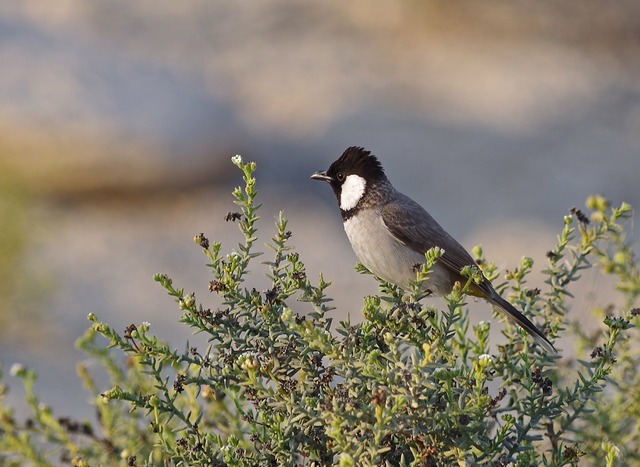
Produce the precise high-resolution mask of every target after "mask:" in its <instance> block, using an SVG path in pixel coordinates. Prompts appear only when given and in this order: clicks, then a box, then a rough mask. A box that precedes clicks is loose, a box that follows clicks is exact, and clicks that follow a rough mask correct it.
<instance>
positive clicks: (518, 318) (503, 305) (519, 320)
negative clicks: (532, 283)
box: [488, 293, 558, 353]
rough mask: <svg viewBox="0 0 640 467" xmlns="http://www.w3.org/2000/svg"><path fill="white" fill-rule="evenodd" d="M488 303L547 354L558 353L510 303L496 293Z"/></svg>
mask: <svg viewBox="0 0 640 467" xmlns="http://www.w3.org/2000/svg"><path fill="white" fill-rule="evenodd" d="M488 300H489V302H491V303H492V304H493V305H495V306H497V307H498V308H500V309H501V310H502V311H504V312H505V313H506V315H507V316H508V317H509V318H510V319H512V320H513V321H515V322H516V324H517V325H518V326H520V327H521V328H523V329H524V330H525V331H527V332H528V333H529V334H530V335H531V337H533V338H534V340H535V341H536V342H537V343H538V344H540V345H541V346H542V347H543V348H544V349H545V350H546V351H547V352H552V353H557V352H558V351H557V350H556V348H555V347H554V346H553V344H552V343H551V342H550V341H549V339H547V337H546V336H545V335H544V333H543V332H542V331H540V330H539V329H538V328H537V327H536V325H535V324H533V323H532V322H531V321H530V320H529V318H527V317H526V316H525V315H523V314H522V313H521V312H519V311H518V310H517V309H516V308H515V307H514V306H513V305H512V304H511V303H509V302H508V301H506V300H505V299H504V298H502V297H501V296H500V295H498V294H497V293H494V294H492V296H491V297H489V298H488Z"/></svg>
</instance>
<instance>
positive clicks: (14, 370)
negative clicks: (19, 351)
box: [9, 363, 25, 376]
mask: <svg viewBox="0 0 640 467" xmlns="http://www.w3.org/2000/svg"><path fill="white" fill-rule="evenodd" d="M24 369H25V368H24V365H23V364H22V363H14V364H13V365H11V369H10V370H9V374H10V375H11V376H18V374H20V373H22V372H23V371H24Z"/></svg>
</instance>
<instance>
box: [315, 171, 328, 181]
mask: <svg viewBox="0 0 640 467" xmlns="http://www.w3.org/2000/svg"><path fill="white" fill-rule="evenodd" d="M311 180H322V181H323V182H330V181H331V180H332V178H331V177H329V176H328V175H327V172H325V171H324V170H320V171H319V172H316V173H314V174H313V175H311Z"/></svg>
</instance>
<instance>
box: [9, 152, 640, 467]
mask: <svg viewBox="0 0 640 467" xmlns="http://www.w3.org/2000/svg"><path fill="white" fill-rule="evenodd" d="M233 162H234V163H235V164H236V165H237V166H238V167H239V168H240V169H241V170H242V172H243V174H244V187H238V188H236V189H235V190H234V192H233V197H234V199H235V200H234V202H235V203H236V205H237V206H238V212H231V213H229V214H228V215H227V220H228V221H233V222H237V225H238V226H239V230H240V233H241V235H242V239H241V242H240V243H239V245H238V248H237V250H234V251H231V252H229V253H226V254H225V253H224V251H225V250H223V246H222V245H221V244H220V243H217V242H209V240H208V239H207V238H206V237H205V236H204V235H203V234H200V235H197V236H196V237H195V242H196V243H197V245H198V247H199V248H201V249H202V251H203V252H204V254H205V255H206V257H207V260H208V264H207V268H208V270H209V272H210V273H211V274H212V278H210V282H209V290H210V291H211V294H212V296H211V297H207V298H206V299H205V300H202V301H199V300H198V299H196V297H195V295H194V294H193V293H189V292H187V291H185V289H183V288H179V287H177V286H176V285H174V283H173V280H172V279H171V278H169V277H167V276H166V275H164V274H158V275H156V276H155V280H156V281H157V282H158V283H159V284H160V285H161V286H162V287H164V288H165V289H166V291H167V292H168V293H169V295H171V296H172V297H174V299H175V301H176V302H177V306H178V308H179V309H180V310H181V311H182V316H181V318H180V322H181V323H182V325H184V326H188V327H189V328H191V329H192V330H193V331H194V332H195V333H199V334H202V335H203V336H205V337H206V339H205V340H204V341H205V342H207V344H206V345H205V347H195V346H192V345H190V344H189V343H186V344H185V346H184V348H183V349H172V348H170V347H169V346H168V345H167V344H165V343H164V342H162V341H161V340H159V339H158V338H157V337H156V336H154V335H153V334H152V333H151V330H150V325H149V324H148V323H141V324H131V325H130V326H129V327H128V328H127V329H126V330H125V331H124V333H122V334H121V333H119V332H117V331H116V330H115V329H113V328H112V327H110V326H109V325H108V324H106V323H103V322H100V321H99V320H98V318H97V317H96V316H94V315H89V320H90V321H91V326H90V328H89V329H88V330H87V331H86V333H85V334H84V335H83V336H82V337H81V338H80V339H79V340H78V342H77V345H78V346H79V347H80V348H81V349H83V350H84V351H85V352H87V353H88V354H89V355H91V356H92V358H93V359H95V360H97V361H99V362H100V363H101V364H102V366H104V368H105V369H106V370H107V372H108V375H109V377H110V381H111V383H110V384H111V386H110V387H109V388H104V387H98V386H97V384H96V382H95V380H94V376H93V375H91V374H90V373H89V371H88V370H87V367H86V366H85V365H83V364H80V365H79V366H78V372H79V374H80V377H81V379H82V381H83V382H84V385H85V386H86V388H87V390H88V391H89V392H90V394H92V397H93V398H94V400H95V409H96V411H97V414H98V417H97V420H96V421H95V422H84V421H82V422H80V421H75V420H72V419H70V418H67V417H60V416H57V415H55V414H54V411H53V409H52V408H50V407H47V406H44V405H43V404H41V403H40V401H39V399H38V397H37V395H36V392H35V390H34V385H35V380H36V375H35V374H34V372H33V371H31V370H29V369H27V368H24V367H22V366H20V365H14V366H13V367H12V368H11V373H12V374H13V375H14V376H16V377H18V378H20V379H21V380H22V382H23V384H24V388H25V394H26V400H27V402H28V404H29V407H30V409H31V411H32V414H31V416H30V417H29V418H28V419H27V420H24V421H18V420H16V419H15V417H14V415H13V409H12V408H11V407H7V406H6V405H5V404H2V400H3V399H0V463H1V464H2V465H9V466H10V465H16V466H17V465H51V464H58V463H60V462H67V463H71V464H73V465H77V466H88V465H93V466H97V465H132V466H133V465H159V466H160V465H189V466H192V465H273V466H279V465H332V464H334V465H340V466H355V465H390V466H395V465H416V466H418V465H419V466H432V465H433V466H435V465H475V464H489V465H518V466H529V465H553V466H562V465H576V464H577V463H578V462H579V461H580V463H581V464H583V463H584V464H588V465H637V463H638V462H640V433H639V431H638V418H639V417H640V377H639V376H638V372H637V371H636V370H637V368H638V365H639V364H640V355H639V347H638V345H637V344H636V345H634V344H633V341H634V340H636V339H637V337H638V336H637V331H636V329H635V328H634V324H637V319H638V318H637V315H638V314H639V313H640V310H639V309H638V308H637V307H638V296H639V294H640V278H639V272H638V264H637V262H636V260H635V257H634V254H633V251H632V248H631V246H630V245H629V244H628V243H627V241H626V240H625V235H624V234H625V232H624V227H623V225H622V223H623V222H624V221H625V220H627V219H628V218H630V216H631V208H630V206H629V205H627V204H625V203H623V204H622V205H621V206H620V207H617V208H612V207H611V206H610V205H609V203H608V202H607V201H606V200H605V199H604V198H602V197H591V198H589V200H588V201H587V209H588V211H589V212H588V214H584V213H583V212H581V211H580V210H576V209H573V210H572V211H571V213H570V214H568V215H567V216H565V218H564V222H563V226H562V231H561V233H560V234H559V235H558V241H557V245H556V246H555V248H554V249H553V250H551V251H549V252H548V254H547V258H548V263H547V264H546V266H545V268H544V271H543V274H544V275H545V277H546V280H545V286H544V288H543V289H538V288H534V289H531V288H528V287H527V277H528V275H529V274H530V273H531V271H532V268H533V261H532V260H531V259H530V258H526V257H525V258H523V259H522V261H521V263H520V264H519V265H518V267H517V268H516V269H514V270H511V271H509V272H507V273H506V275H505V276H502V277H501V275H500V273H499V271H498V270H497V269H496V267H495V265H494V264H492V263H491V262H489V261H487V260H486V259H485V258H484V257H483V255H482V251H481V249H480V248H475V249H474V254H475V255H476V257H477V260H478V264H479V265H480V266H481V267H482V269H483V272H484V274H485V275H486V276H487V277H488V278H489V279H491V280H492V281H493V282H494V285H496V287H497V288H498V290H499V291H500V292H501V293H502V294H503V295H504V296H506V297H508V298H509V299H510V300H511V301H512V302H513V303H514V304H516V305H517V306H518V307H519V308H520V309H522V310H524V312H525V313H526V314H527V315H528V316H530V317H532V318H533V319H535V321H536V322H537V323H538V325H539V326H540V327H541V328H542V329H544V331H545V333H547V335H548V336H549V337H550V338H551V340H552V341H555V342H556V346H557V347H559V348H563V349H564V352H561V353H566V354H567V355H569V354H575V355H576V356H577V357H576V358H575V359H574V358H569V357H567V358H561V357H560V356H557V355H547V354H546V353H544V352H543V351H542V349H540V348H539V347H538V346H536V345H535V344H534V343H533V341H532V340H531V339H530V338H528V337H527V336H526V334H525V333H523V331H521V330H520V329H518V328H517V327H514V326H512V325H511V324H510V323H508V322H500V323H499V327H500V329H502V332H503V334H504V336H505V343H504V344H502V345H498V346H496V345H494V346H490V343H489V331H490V323H488V322H476V321H474V320H470V318H469V315H468V311H467V307H466V293H465V292H466V289H467V287H468V285H469V283H470V281H473V280H474V277H473V274H469V279H468V281H469V282H468V283H467V284H459V287H456V288H455V289H454V290H453V291H452V293H451V294H450V295H449V296H448V297H447V300H446V304H447V305H446V307H445V308H444V309H442V310H439V309H437V308H435V307H434V306H432V305H429V304H427V303H425V302H423V301H422V298H423V297H422V295H421V293H420V284H421V283H422V282H423V281H424V280H425V279H426V278H427V277H428V275H429V271H430V268H431V266H432V265H433V263H434V261H437V258H438V254H439V253H438V251H436V250H433V251H430V252H429V253H428V254H427V255H426V257H427V262H426V264H425V266H424V267H423V268H422V270H421V271H417V273H416V284H415V286H414V287H413V289H412V290H410V291H403V290H400V289H398V288H396V287H394V286H392V285H391V284H388V283H385V282H380V292H379V294H378V295H377V296H371V297H365V299H364V307H363V310H362V313H363V315H364V318H365V320H364V321H363V322H362V323H358V324H352V323H351V322H349V320H346V321H343V322H340V323H336V324H332V319H331V318H330V317H329V314H330V313H329V312H330V311H331V310H332V308H331V307H330V305H329V304H330V302H331V299H330V298H328V297H327V295H326V291H327V287H328V286H329V283H328V282H326V281H325V280H324V278H323V277H322V276H321V277H320V278H319V279H317V280H313V279H311V278H309V277H308V276H307V274H306V270H305V266H304V263H303V262H302V261H301V259H300V257H299V255H298V253H296V252H295V251H294V248H293V247H292V246H291V245H290V240H291V232H289V231H288V230H287V221H286V220H285V219H284V218H283V217H282V215H281V216H280V217H279V218H278V219H277V221H276V225H275V235H274V236H273V238H272V239H271V240H270V242H269V244H268V245H267V246H268V249H269V250H270V251H269V255H268V259H266V260H265V259H264V258H265V257H264V256H261V255H262V252H260V251H258V250H257V248H256V243H257V241H258V237H257V231H256V220H257V219H258V215H257V211H258V209H259V205H258V204H257V203H256V187H255V184H256V181H255V178H254V171H255V164H254V163H244V162H243V161H242V159H241V158H240V157H238V156H236V157H235V158H233ZM261 260H262V261H261ZM594 267H597V268H598V269H599V272H600V273H601V274H605V275H609V276H612V277H613V278H615V289H616V291H617V292H619V294H617V295H616V298H620V297H621V298H620V300H617V301H616V303H617V304H616V305H615V306H614V305H612V306H611V307H608V308H606V309H596V310H575V312H574V319H576V318H579V319H576V320H575V322H573V321H571V319H570V318H571V315H570V314H569V310H570V309H571V308H572V305H573V303H574V300H573V296H572V294H571V292H570V290H571V286H572V285H573V283H574V282H576V281H579V280H580V279H581V274H582V273H583V272H584V270H586V269H589V268H594ZM250 269H251V271H252V272H253V273H256V272H257V271H260V270H263V271H264V274H266V275H267V277H268V278H269V280H270V282H271V287H270V288H269V289H268V290H262V291H260V290H256V289H255V288H253V287H252V286H251V284H250V282H249V278H248V277H247V273H248V271H249V270H250ZM358 269H359V270H360V271H361V272H363V273H367V271H366V270H365V269H364V268H363V267H361V266H359V267H358ZM356 300H358V298H357V297H354V302H355V301H356ZM612 300H613V298H612ZM578 315H579V316H578ZM594 316H595V317H597V320H598V321H599V322H600V325H599V326H598V327H597V331H596V332H595V333H587V332H585V331H584V330H583V329H582V328H581V326H580V321H584V320H595V319H596V318H593V317H594ZM559 337H561V338H562V339H561V340H560V341H557V340H556V339H557V338H559ZM636 342H637V341H636ZM570 345H574V346H575V351H570V350H568V347H569V346H570ZM6 391H7V386H6V385H5V384H3V385H2V386H1V390H0V395H4V394H5V393H6Z"/></svg>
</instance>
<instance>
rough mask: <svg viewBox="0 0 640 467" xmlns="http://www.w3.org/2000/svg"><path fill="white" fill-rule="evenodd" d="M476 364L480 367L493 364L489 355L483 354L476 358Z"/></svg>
mask: <svg viewBox="0 0 640 467" xmlns="http://www.w3.org/2000/svg"><path fill="white" fill-rule="evenodd" d="M478 363H479V364H480V365H482V366H489V365H491V364H492V363H493V357H492V356H491V355H489V354H486V353H483V354H482V355H480V356H479V357H478Z"/></svg>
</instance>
